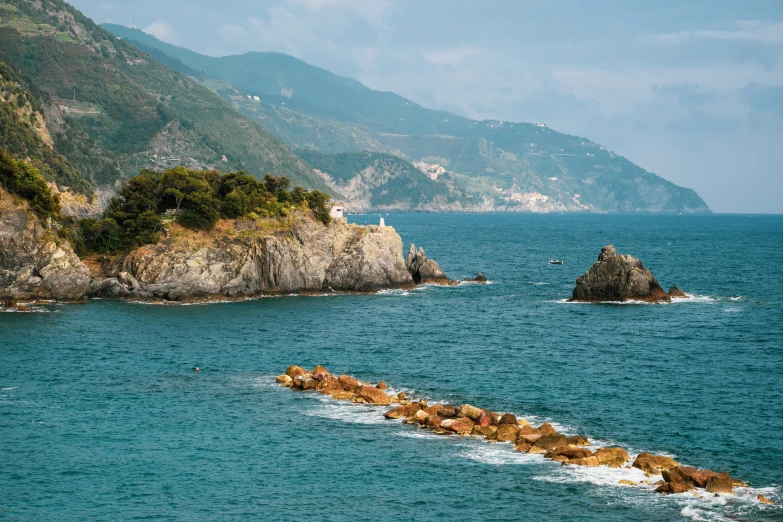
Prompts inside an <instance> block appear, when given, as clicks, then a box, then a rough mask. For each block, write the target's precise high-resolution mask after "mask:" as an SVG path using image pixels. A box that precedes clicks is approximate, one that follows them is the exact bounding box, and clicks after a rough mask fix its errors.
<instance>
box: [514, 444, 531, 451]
mask: <svg viewBox="0 0 783 522" xmlns="http://www.w3.org/2000/svg"><path fill="white" fill-rule="evenodd" d="M514 449H515V450H517V451H521V452H522V453H527V451H528V450H529V449H530V444H528V443H527V442H517V445H516V446H514Z"/></svg>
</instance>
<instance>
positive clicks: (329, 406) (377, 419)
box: [304, 396, 389, 424]
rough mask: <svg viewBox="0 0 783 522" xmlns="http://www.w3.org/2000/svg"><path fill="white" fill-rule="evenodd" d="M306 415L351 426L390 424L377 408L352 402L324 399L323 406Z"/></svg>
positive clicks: (307, 412) (309, 411)
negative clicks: (346, 423)
mask: <svg viewBox="0 0 783 522" xmlns="http://www.w3.org/2000/svg"><path fill="white" fill-rule="evenodd" d="M322 397H325V396H322ZM304 414H305V415H307V416H308V417H320V418H323V419H332V420H338V421H341V422H348V423H351V424H388V422H389V421H388V420H387V419H386V418H384V416H383V415H382V414H381V410H379V409H378V408H377V407H372V406H365V405H358V404H354V403H351V402H348V403H343V402H338V401H333V400H332V399H324V403H323V404H322V405H321V406H319V407H317V408H313V409H311V410H308V411H306V412H304Z"/></svg>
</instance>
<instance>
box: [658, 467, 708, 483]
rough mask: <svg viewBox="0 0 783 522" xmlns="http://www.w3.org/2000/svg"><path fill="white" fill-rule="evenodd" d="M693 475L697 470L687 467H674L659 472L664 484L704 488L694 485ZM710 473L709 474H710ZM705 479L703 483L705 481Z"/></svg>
mask: <svg viewBox="0 0 783 522" xmlns="http://www.w3.org/2000/svg"><path fill="white" fill-rule="evenodd" d="M694 473H697V470H695V469H694V468H689V467H688V466H675V467H673V468H672V469H666V470H663V471H662V472H661V475H662V476H663V480H664V481H665V482H682V483H683V484H690V485H692V486H693V485H696V486H699V487H704V484H702V485H699V484H694V480H693V478H692V475H693V474H694ZM710 473H711V472H710ZM706 478H708V477H705V481H706Z"/></svg>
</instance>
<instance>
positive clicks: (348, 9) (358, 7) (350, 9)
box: [288, 0, 392, 24]
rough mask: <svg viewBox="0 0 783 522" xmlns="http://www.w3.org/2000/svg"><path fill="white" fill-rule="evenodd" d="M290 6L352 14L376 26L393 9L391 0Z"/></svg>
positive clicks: (309, 1) (322, 0) (300, 1)
mask: <svg viewBox="0 0 783 522" xmlns="http://www.w3.org/2000/svg"><path fill="white" fill-rule="evenodd" d="M288 3H289V4H292V5H297V6H303V7H305V8H307V9H308V10H310V11H311V12H313V13H316V14H320V13H322V12H324V11H332V12H334V11H339V12H343V13H350V14H352V15H354V16H357V17H359V18H363V19H365V20H367V21H369V22H373V23H376V24H380V23H382V20H383V17H384V16H385V15H386V14H387V13H388V12H389V11H391V9H392V4H391V2H390V1H389V0H288Z"/></svg>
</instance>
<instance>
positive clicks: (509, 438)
mask: <svg viewBox="0 0 783 522" xmlns="http://www.w3.org/2000/svg"><path fill="white" fill-rule="evenodd" d="M276 382H277V383H278V384H280V385H281V386H283V387H290V388H291V389H293V390H297V391H309V390H313V391H320V392H321V393H322V394H325V395H330V396H331V397H332V398H333V399H337V400H347V401H351V402H354V403H362V404H370V405H376V406H388V405H392V404H394V405H395V407H394V408H392V409H391V410H388V411H386V413H384V415H383V416H384V417H385V418H386V419H390V420H394V419H402V422H404V423H405V424H412V425H418V426H419V428H422V429H428V430H431V431H432V432H433V433H435V434H438V435H455V434H456V435H461V436H472V437H482V438H484V439H486V440H487V441H489V442H509V443H511V444H512V445H513V446H514V449H515V450H516V451H520V452H524V453H528V454H532V455H543V458H545V459H551V460H552V461H554V462H559V463H560V465H561V466H585V467H597V466H607V467H610V468H623V467H624V466H625V463H626V462H628V461H629V460H630V459H631V457H630V455H629V454H628V452H627V451H626V450H624V449H623V448H620V447H601V448H597V449H596V450H595V452H593V450H591V449H589V448H587V447H586V446H590V441H588V440H587V438H585V437H582V436H580V435H574V436H571V437H568V436H566V435H564V434H562V433H558V432H557V430H556V429H555V428H554V427H553V426H552V425H551V424H549V423H547V422H544V423H543V424H541V426H539V427H538V428H535V429H534V428H532V427H531V425H530V423H529V422H528V421H526V420H524V419H520V418H518V417H516V416H515V415H513V414H511V413H504V414H502V415H501V414H498V413H496V412H492V411H489V410H486V409H482V408H478V407H476V406H472V405H470V404H463V405H462V406H459V407H455V406H451V405H448V404H432V405H428V404H427V401H425V400H423V399H421V400H418V401H416V400H412V399H410V398H408V397H407V396H406V395H405V394H404V393H400V394H397V395H396V396H395V395H392V394H388V393H386V392H385V391H384V390H385V389H386V387H385V385H384V386H382V384H384V383H383V381H381V382H379V383H378V384H376V385H375V386H373V385H372V384H371V383H367V382H362V381H360V380H358V379H356V378H353V377H349V376H347V375H341V376H340V377H339V378H338V379H334V377H333V376H332V375H331V374H330V373H329V371H328V370H327V369H326V368H324V367H323V366H320V365H318V366H316V367H315V368H313V370H311V371H309V372H307V371H306V370H305V369H304V368H302V367H300V366H289V367H288V368H286V372H285V373H284V374H282V375H280V376H278V377H277V379H276ZM632 467H633V468H637V469H638V470H641V471H642V472H644V473H645V474H646V475H647V476H653V475H658V474H661V475H662V477H663V480H660V481H658V482H656V483H655V484H654V485H653V484H651V483H650V481H647V480H642V481H639V482H636V481H632V480H628V479H622V480H620V481H619V484H623V485H628V486H638V487H644V486H649V487H650V489H652V488H653V487H655V488H656V489H655V491H656V492H658V493H663V494H669V495H670V494H678V493H685V492H687V491H691V490H694V489H696V488H701V489H703V490H705V491H706V492H708V493H715V494H718V493H726V494H733V492H734V491H733V490H734V488H735V487H747V484H745V483H744V482H742V481H741V480H738V479H736V478H732V477H731V476H729V474H728V473H725V472H724V473H716V472H714V471H711V470H708V469H702V470H699V469H696V468H690V467H687V466H681V465H680V464H678V463H677V462H676V461H675V460H674V459H672V458H671V457H667V456H664V455H653V454H650V453H640V454H639V455H638V456H637V457H636V459H635V460H634V463H633V465H632V466H628V468H629V469H630V468H632ZM637 473H638V471H637ZM758 500H759V502H764V503H772V501H770V500H767V499H766V498H764V497H762V496H760V495H759V497H758Z"/></svg>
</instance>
